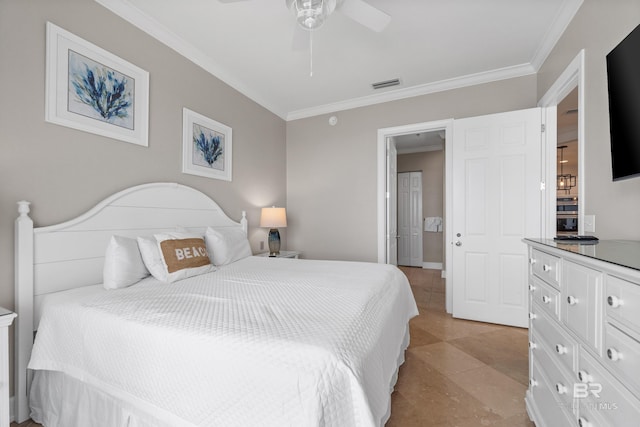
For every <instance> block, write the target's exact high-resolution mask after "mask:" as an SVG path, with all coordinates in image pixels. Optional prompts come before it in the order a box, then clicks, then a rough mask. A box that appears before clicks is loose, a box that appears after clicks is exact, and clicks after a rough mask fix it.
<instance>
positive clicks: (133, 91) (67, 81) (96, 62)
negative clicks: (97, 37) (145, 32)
mask: <svg viewBox="0 0 640 427" xmlns="http://www.w3.org/2000/svg"><path fill="white" fill-rule="evenodd" d="M45 120H46V121H48V122H51V123H55V124H59V125H62V126H67V127H70V128H74V129H78V130H82V131H85V132H91V133H95V134H98V135H102V136H106V137H109V138H114V139H118V140H121V141H126V142H130V143H132V144H138V145H143V146H145V147H146V146H148V145H149V73H148V72H146V71H144V70H142V69H141V68H139V67H137V66H135V65H133V64H131V63H129V62H127V61H125V60H123V59H121V58H119V57H117V56H115V55H113V54H111V53H109V52H107V51H106V50H104V49H102V48H100V47H98V46H95V45H93V44H91V43H89V42H87V41H86V40H83V39H81V38H80V37H78V36H76V35H74V34H71V33H70V32H68V31H66V30H64V29H62V28H60V27H58V26H56V25H54V24H52V23H51V22H47V78H46V108H45Z"/></svg>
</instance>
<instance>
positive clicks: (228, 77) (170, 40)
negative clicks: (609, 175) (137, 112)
mask: <svg viewBox="0 0 640 427" xmlns="http://www.w3.org/2000/svg"><path fill="white" fill-rule="evenodd" d="M95 1H96V3H99V4H100V5H102V6H103V7H105V8H106V9H108V10H110V11H111V12H113V13H115V14H116V15H118V16H120V17H121V18H122V19H124V20H126V21H128V22H129V23H131V24H132V25H134V26H135V27H137V28H139V29H140V30H142V31H144V32H145V33H147V34H149V35H150V36H151V37H153V38H155V39H156V40H158V41H160V42H161V43H163V44H165V45H166V46H168V47H169V48H171V49H173V50H174V51H176V52H177V53H179V54H180V55H182V56H184V57H185V58H187V59H188V60H190V61H191V62H193V63H194V64H196V65H197V66H199V67H201V68H202V69H204V70H205V71H207V72H209V73H210V74H212V75H213V76H215V77H216V78H218V79H220V80H221V81H222V82H224V83H226V84H227V85H229V86H230V87H232V88H233V89H235V90H237V91H238V92H240V93H241V94H243V95H244V96H246V97H248V98H249V99H251V100H252V101H254V102H255V103H257V104H259V105H260V106H262V107H264V108H266V109H267V110H269V111H271V112H272V113H274V114H276V115H277V116H279V117H280V118H282V119H284V120H286V121H291V120H298V119H303V118H307V117H313V116H318V115H322V114H328V113H333V112H336V111H344V110H349V109H353V108H359V107H366V106H370V105H375V104H380V103H384V102H390V101H397V100H401V99H406V98H411V97H415V96H421V95H428V94H431V93H436V92H443V91H446V90H452V89H459V88H463V87H468V86H474V85H478V84H483V83H490V82H494V81H499V80H505V79H510V78H515V77H522V76H526V75H531V74H535V73H537V72H538V70H539V69H540V67H541V66H542V64H543V63H544V61H545V60H546V58H547V56H548V55H549V54H550V53H551V50H552V49H553V47H554V46H555V44H556V43H557V42H558V40H559V39H560V37H561V36H562V34H563V32H564V31H565V30H566V28H567V26H568V25H569V23H570V22H571V20H572V18H573V16H575V14H576V13H577V11H578V9H579V8H580V6H581V5H582V3H583V0H564V2H563V6H562V9H561V11H560V13H559V14H558V15H557V16H556V18H555V19H554V21H553V23H552V24H551V27H550V30H549V31H548V32H547V34H546V36H545V38H544V40H543V42H542V43H541V44H540V46H539V47H538V49H537V50H536V53H535V54H534V57H533V59H532V61H531V62H530V63H525V64H520V65H515V66H511V67H505V68H500V69H496V70H491V71H486V72H481V73H476V74H470V75H466V76H461V77H455V78H451V79H446V80H440V81H437V82H432V83H427V84H423V85H417V86H412V87H406V88H401V89H396V90H388V91H385V92H383V93H380V94H374V95H368V96H364V97H359V98H353V99H349V100H345V101H340V102H336V103H330V104H325V105H320V106H317V107H311V108H306V109H301V110H294V111H289V112H287V111H285V110H284V109H282V108H279V107H277V106H276V105H274V104H272V103H270V102H268V101H267V100H266V99H265V98H264V97H263V96H262V95H261V94H259V93H257V92H256V91H254V90H252V89H251V88H250V87H248V86H247V85H246V84H244V83H243V82H241V81H240V80H238V79H237V78H235V77H234V76H233V74H232V73H230V72H228V71H227V70H226V69H224V68H222V67H220V66H219V65H218V64H217V63H215V61H213V60H212V59H211V58H210V57H208V56H207V55H206V54H204V53H203V52H202V51H201V50H199V49H197V48H196V47H194V46H193V45H192V44H190V43H188V42H187V41H185V40H184V39H183V38H181V37H180V36H178V35H176V34H175V33H173V32H172V31H170V30H169V29H167V28H166V27H164V26H163V25H162V24H160V23H159V22H158V21H156V20H155V19H153V18H151V17H149V16H148V15H146V14H145V13H144V12H142V11H141V10H140V9H138V8H137V7H135V6H134V5H133V4H131V2H129V1H128V0H95Z"/></svg>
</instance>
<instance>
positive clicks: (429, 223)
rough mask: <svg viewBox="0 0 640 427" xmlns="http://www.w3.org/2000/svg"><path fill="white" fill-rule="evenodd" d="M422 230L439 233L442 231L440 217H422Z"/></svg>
mask: <svg viewBox="0 0 640 427" xmlns="http://www.w3.org/2000/svg"><path fill="white" fill-rule="evenodd" d="M424 231H431V232H433V233H440V232H441V231H442V217H439V216H430V217H427V218H425V219H424Z"/></svg>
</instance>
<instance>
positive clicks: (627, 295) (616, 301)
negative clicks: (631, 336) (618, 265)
mask: <svg viewBox="0 0 640 427" xmlns="http://www.w3.org/2000/svg"><path fill="white" fill-rule="evenodd" d="M605 286H606V290H605V293H604V297H605V309H606V313H607V316H609V317H611V318H612V319H615V320H617V321H618V322H620V323H622V324H623V325H625V326H626V327H628V328H630V329H633V330H634V331H636V332H638V333H640V285H637V284H634V283H631V282H628V281H626V280H622V279H619V278H617V277H615V276H608V277H607V280H606V284H605Z"/></svg>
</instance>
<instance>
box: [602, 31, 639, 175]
mask: <svg viewBox="0 0 640 427" xmlns="http://www.w3.org/2000/svg"><path fill="white" fill-rule="evenodd" d="M607 80H608V86H609V126H610V129H611V163H612V171H613V180H614V181H617V180H620V179H626V178H631V177H635V176H640V25H638V26H637V27H636V28H635V29H634V30H633V31H632V32H631V34H629V35H628V36H627V37H626V38H625V39H624V40H622V41H621V42H620V44H619V45H618V46H616V47H615V48H614V49H613V50H612V51H611V52H609V54H608V55H607Z"/></svg>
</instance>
